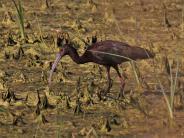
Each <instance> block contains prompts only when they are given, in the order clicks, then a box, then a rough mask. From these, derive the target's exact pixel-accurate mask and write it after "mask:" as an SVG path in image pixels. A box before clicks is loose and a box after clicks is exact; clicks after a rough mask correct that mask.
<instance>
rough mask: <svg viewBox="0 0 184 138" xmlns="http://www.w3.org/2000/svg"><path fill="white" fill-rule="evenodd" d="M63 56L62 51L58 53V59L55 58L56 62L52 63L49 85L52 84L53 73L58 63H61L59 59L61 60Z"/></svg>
mask: <svg viewBox="0 0 184 138" xmlns="http://www.w3.org/2000/svg"><path fill="white" fill-rule="evenodd" d="M62 56H63V55H62V54H61V53H58V54H57V55H56V59H55V61H54V64H52V69H51V71H50V75H49V79H48V82H49V86H50V85H51V79H52V74H53V72H54V70H55V68H56V67H57V64H58V63H59V61H60V59H61V58H62Z"/></svg>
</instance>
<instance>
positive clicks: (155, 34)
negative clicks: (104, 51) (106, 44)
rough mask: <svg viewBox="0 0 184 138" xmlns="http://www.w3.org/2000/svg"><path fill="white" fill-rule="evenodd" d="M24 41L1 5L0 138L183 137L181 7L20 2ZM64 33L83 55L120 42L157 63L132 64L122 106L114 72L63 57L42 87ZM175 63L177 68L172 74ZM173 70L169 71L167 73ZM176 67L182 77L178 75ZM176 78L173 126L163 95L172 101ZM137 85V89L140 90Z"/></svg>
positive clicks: (120, 1) (175, 0) (171, 2)
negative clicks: (91, 47) (92, 47)
mask: <svg viewBox="0 0 184 138" xmlns="http://www.w3.org/2000/svg"><path fill="white" fill-rule="evenodd" d="M22 4H23V9H24V18H25V20H24V21H25V24H24V26H25V34H26V40H22V39H21V37H20V31H19V30H20V29H19V25H18V20H17V19H18V18H17V13H16V9H15V6H14V5H13V2H12V1H11V0H1V1H0V95H1V97H0V137H11V138H12V137H124V138H135V137H136V138H137V137H138V138H139V137H140V138H142V137H144V138H164V137H165V138H169V137H171V138H180V137H181V138H182V137H184V112H183V111H184V72H183V70H184V66H183V63H184V60H183V53H184V46H183V44H184V2H183V3H182V0H161V1H160V0H128V1H125V0H113V1H111V0H94V1H90V0H50V1H49V0H48V5H47V4H45V1H43V0H42V1H40V0H24V1H23V2H22ZM56 29H57V30H62V31H64V32H68V33H69V35H70V38H71V41H72V42H73V43H75V47H76V48H77V49H78V52H79V53H80V55H81V54H82V53H83V52H84V49H85V48H84V47H85V44H84V43H83V42H82V41H81V39H84V40H87V37H89V38H91V37H92V36H93V35H95V34H96V35H97V38H98V41H101V40H107V39H112V40H118V41H123V42H127V43H129V44H130V45H132V46H135V45H137V46H140V47H144V48H147V49H150V50H151V51H153V52H154V53H155V54H156V57H155V58H154V59H149V60H141V61H137V62H136V66H137V72H138V75H137V76H138V77H139V81H136V77H135V76H136V75H135V74H134V71H133V70H132V67H131V65H130V63H123V64H122V65H121V66H120V70H121V72H122V73H123V74H126V76H127V79H126V87H125V93H126V98H125V99H123V98H120V99H117V96H118V93H119V91H120V88H119V80H118V78H117V75H116V73H115V71H114V70H112V71H111V75H112V79H113V86H112V89H111V93H109V94H108V95H107V96H106V97H103V96H102V97H101V96H100V93H103V92H104V90H105V87H106V85H107V80H106V73H105V69H104V67H102V66H97V65H94V64H93V63H88V64H84V65H77V64H76V63H74V62H73V61H72V60H71V59H70V58H69V57H64V58H63V59H62V61H61V64H59V66H58V67H57V70H56V71H55V72H54V76H53V81H52V86H51V87H50V88H49V87H48V83H47V78H48V73H49V70H50V65H51V64H52V62H53V61H54V59H55V54H56V52H57V51H58V48H57V46H56V32H55V31H54V30H56ZM177 63H179V65H178V66H177ZM168 65H172V67H171V68H172V69H170V68H169V67H168ZM177 67H178V68H179V70H178V71H177ZM176 72H178V79H177V83H176V93H175V96H174V107H173V114H174V117H173V120H172V121H171V119H170V116H169V112H168V107H167V104H166V101H165V99H164V96H163V94H162V89H161V88H162V87H161V86H163V88H164V91H165V92H166V94H167V96H168V97H169V96H170V86H171V78H170V76H171V74H172V75H173V78H174V77H175V74H176ZM138 82H139V84H138Z"/></svg>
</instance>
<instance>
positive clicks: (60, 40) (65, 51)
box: [48, 33, 71, 85]
mask: <svg viewBox="0 0 184 138" xmlns="http://www.w3.org/2000/svg"><path fill="white" fill-rule="evenodd" d="M57 47H59V52H58V53H57V54H56V59H55V61H54V63H53V64H52V69H51V71H50V76H49V80H48V83H49V85H50V84H51V78H52V74H53V72H54V70H55V68H56V67H57V65H58V63H59V61H60V60H61V58H62V57H64V56H65V55H69V52H70V47H71V46H70V39H69V35H68V34H67V33H58V34H57Z"/></svg>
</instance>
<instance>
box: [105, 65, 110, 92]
mask: <svg viewBox="0 0 184 138" xmlns="http://www.w3.org/2000/svg"><path fill="white" fill-rule="evenodd" d="M106 70H107V81H108V87H107V90H106V93H105V94H107V93H109V92H110V89H111V87H112V81H111V77H110V66H106Z"/></svg>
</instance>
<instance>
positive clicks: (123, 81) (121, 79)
mask: <svg viewBox="0 0 184 138" xmlns="http://www.w3.org/2000/svg"><path fill="white" fill-rule="evenodd" d="M114 69H115V70H116V72H117V74H118V77H119V79H120V83H121V84H120V93H119V95H118V98H121V97H125V95H124V87H125V79H124V78H123V77H122V75H121V74H120V72H119V68H118V66H114Z"/></svg>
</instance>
